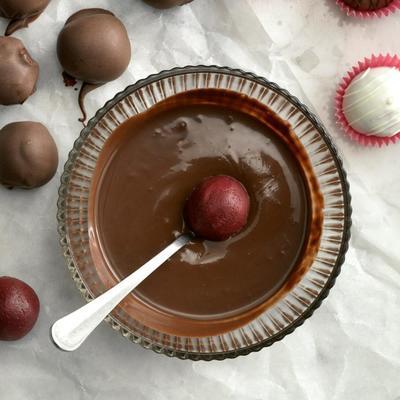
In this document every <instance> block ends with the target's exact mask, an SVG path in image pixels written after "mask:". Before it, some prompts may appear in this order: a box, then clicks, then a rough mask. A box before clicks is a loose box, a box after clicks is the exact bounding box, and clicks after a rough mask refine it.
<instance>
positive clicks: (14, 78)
mask: <svg viewBox="0 0 400 400" xmlns="http://www.w3.org/2000/svg"><path fill="white" fill-rule="evenodd" d="M38 77H39V65H38V63H37V62H36V61H35V60H33V59H32V57H31V56H30V55H29V53H28V51H27V50H26V48H25V46H24V45H23V43H22V42H21V41H20V40H19V39H16V38H13V37H0V104H2V105H10V104H22V103H23V102H24V101H25V100H26V99H27V98H28V97H29V96H30V95H31V94H32V93H33V92H34V91H35V90H36V82H37V80H38Z"/></svg>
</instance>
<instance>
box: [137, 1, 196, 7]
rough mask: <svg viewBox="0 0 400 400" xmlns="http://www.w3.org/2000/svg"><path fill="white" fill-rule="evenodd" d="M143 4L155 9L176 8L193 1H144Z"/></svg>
mask: <svg viewBox="0 0 400 400" xmlns="http://www.w3.org/2000/svg"><path fill="white" fill-rule="evenodd" d="M144 1H145V3H147V4H149V5H150V6H153V7H155V8H161V9H166V8H172V7H176V6H183V5H184V4H188V3H191V2H192V1H193V0H144Z"/></svg>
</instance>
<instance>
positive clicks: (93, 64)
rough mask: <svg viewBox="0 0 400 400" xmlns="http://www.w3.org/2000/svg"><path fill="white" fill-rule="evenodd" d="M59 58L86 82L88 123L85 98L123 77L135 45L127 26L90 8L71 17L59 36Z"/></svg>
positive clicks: (104, 11) (83, 94) (107, 12)
mask: <svg viewBox="0 0 400 400" xmlns="http://www.w3.org/2000/svg"><path fill="white" fill-rule="evenodd" d="M57 55H58V59H59V61H60V64H61V65H62V67H63V69H64V71H65V72H66V73H67V74H68V75H70V76H71V77H73V78H76V79H79V80H82V81H83V82H84V83H83V85H82V89H81V93H80V105H81V108H82V113H83V116H84V118H83V119H82V121H84V120H85V119H86V113H85V110H84V104H83V101H84V96H85V95H86V94H87V93H88V92H89V91H90V90H93V89H95V88H97V87H99V86H101V85H103V84H105V83H106V82H110V81H113V80H114V79H117V78H118V77H119V76H120V75H122V73H123V72H124V71H125V70H126V68H127V67H128V65H129V62H130V59H131V44H130V41H129V37H128V33H127V31H126V29H125V26H124V25H123V23H122V22H121V21H120V20H119V19H118V18H117V17H116V16H115V15H114V14H113V13H112V12H110V11H107V10H103V9H100V8H89V9H84V10H80V11H78V12H77V13H75V14H73V15H72V16H71V17H69V18H68V20H67V21H66V23H65V25H64V28H63V29H62V30H61V32H60V34H59V36H58V41H57Z"/></svg>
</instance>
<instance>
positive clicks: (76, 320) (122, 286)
mask: <svg viewBox="0 0 400 400" xmlns="http://www.w3.org/2000/svg"><path fill="white" fill-rule="evenodd" d="M192 238H193V237H192V236H191V235H190V234H185V235H181V236H179V237H178V238H177V239H176V240H175V241H174V242H172V243H171V244H170V245H169V246H167V247H166V248H165V249H164V250H162V251H161V252H160V253H158V254H157V255H156V256H154V257H153V258H152V259H151V260H149V261H147V263H146V264H144V265H142V266H141V267H140V268H139V269H137V270H136V271H135V272H133V273H132V274H131V275H129V276H128V277H126V278H125V279H123V280H122V281H121V282H119V283H118V284H117V285H115V286H114V287H113V288H111V289H110V290H108V291H107V292H105V293H103V294H102V295H100V296H99V297H97V298H96V299H94V300H92V301H91V302H90V303H88V304H86V305H84V306H83V307H81V308H79V309H78V310H76V311H74V312H73V313H71V314H68V315H67V316H65V317H63V318H61V319H59V320H58V321H56V322H55V323H54V324H53V326H52V327H51V337H52V339H53V341H54V343H55V344H56V345H57V346H58V347H59V348H60V349H61V350H65V351H74V350H76V349H77V348H78V347H79V346H80V345H81V344H82V343H83V342H84V341H85V339H86V338H87V337H88V336H89V335H90V334H91V333H92V332H93V331H94V329H95V328H96V327H97V326H98V325H99V324H100V322H102V321H103V319H104V318H105V317H106V316H107V315H108V314H110V312H111V311H112V310H113V309H114V308H115V307H116V306H117V305H118V304H119V303H120V302H121V301H122V300H123V299H124V298H125V297H126V296H127V295H128V294H129V293H130V292H131V291H132V290H133V289H135V287H136V286H138V285H139V284H140V283H141V282H143V281H144V280H145V279H146V278H147V277H148V276H149V275H150V274H151V273H152V272H154V271H155V270H156V269H157V268H158V267H160V266H161V265H162V264H164V262H165V261H167V260H168V259H169V258H170V257H171V256H173V255H174V254H175V253H176V252H177V251H179V250H180V249H181V248H182V247H183V246H185V245H186V244H187V243H188V242H189V241H190V240H191V239H192Z"/></svg>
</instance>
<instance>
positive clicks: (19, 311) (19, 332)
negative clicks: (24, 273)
mask: <svg viewBox="0 0 400 400" xmlns="http://www.w3.org/2000/svg"><path fill="white" fill-rule="evenodd" d="M39 310H40V303H39V298H38V297H37V295H36V293H35V291H34V290H33V289H32V288H31V287H30V286H29V285H27V284H26V283H25V282H22V281H20V280H19V279H16V278H10V277H9V276H2V277H0V340H18V339H21V338H22V337H24V336H25V335H26V334H27V333H29V332H30V331H31V329H32V328H33V326H34V325H35V323H36V321H37V318H38V316H39Z"/></svg>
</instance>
